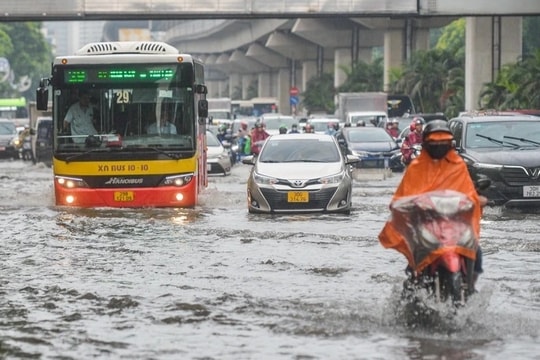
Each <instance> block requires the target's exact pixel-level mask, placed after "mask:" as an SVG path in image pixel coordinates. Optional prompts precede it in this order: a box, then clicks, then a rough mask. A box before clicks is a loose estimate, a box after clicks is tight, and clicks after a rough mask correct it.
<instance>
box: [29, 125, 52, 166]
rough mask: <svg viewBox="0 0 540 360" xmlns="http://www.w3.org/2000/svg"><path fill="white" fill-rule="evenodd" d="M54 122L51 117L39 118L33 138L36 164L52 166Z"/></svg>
mask: <svg viewBox="0 0 540 360" xmlns="http://www.w3.org/2000/svg"><path fill="white" fill-rule="evenodd" d="M52 148H53V121H52V118H51V117H38V118H37V120H36V129H35V132H34V135H33V136H32V152H33V157H34V160H35V162H42V163H44V164H45V165H47V166H48V167H51V166H52V157H53V156H52Z"/></svg>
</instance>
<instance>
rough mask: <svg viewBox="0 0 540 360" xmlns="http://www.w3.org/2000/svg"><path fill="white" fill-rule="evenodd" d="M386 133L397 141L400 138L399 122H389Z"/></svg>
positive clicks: (396, 120)
mask: <svg viewBox="0 0 540 360" xmlns="http://www.w3.org/2000/svg"><path fill="white" fill-rule="evenodd" d="M386 131H387V132H388V133H389V134H390V136H392V137H393V138H394V139H397V138H398V137H399V120H398V119H392V121H390V122H388V124H387V125H386Z"/></svg>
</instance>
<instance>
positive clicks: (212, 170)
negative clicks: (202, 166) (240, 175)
mask: <svg viewBox="0 0 540 360" xmlns="http://www.w3.org/2000/svg"><path fill="white" fill-rule="evenodd" d="M208 165H210V170H209V171H208V173H209V174H216V173H223V172H224V171H225V170H224V169H223V167H221V166H220V165H219V164H217V163H208Z"/></svg>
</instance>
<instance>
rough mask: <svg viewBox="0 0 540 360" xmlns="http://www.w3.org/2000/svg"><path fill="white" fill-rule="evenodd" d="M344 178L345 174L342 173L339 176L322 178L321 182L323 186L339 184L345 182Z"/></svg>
mask: <svg viewBox="0 0 540 360" xmlns="http://www.w3.org/2000/svg"><path fill="white" fill-rule="evenodd" d="M344 176H345V172H340V173H339V174H335V175H331V176H326V177H322V178H320V179H319V182H320V183H321V184H339V183H340V182H341V181H342V180H343V177H344Z"/></svg>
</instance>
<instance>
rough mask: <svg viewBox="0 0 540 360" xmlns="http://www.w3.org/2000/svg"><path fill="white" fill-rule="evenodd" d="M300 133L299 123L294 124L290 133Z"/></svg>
mask: <svg viewBox="0 0 540 360" xmlns="http://www.w3.org/2000/svg"><path fill="white" fill-rule="evenodd" d="M299 133H300V131H298V124H292V125H291V130H290V131H289V134H299Z"/></svg>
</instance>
